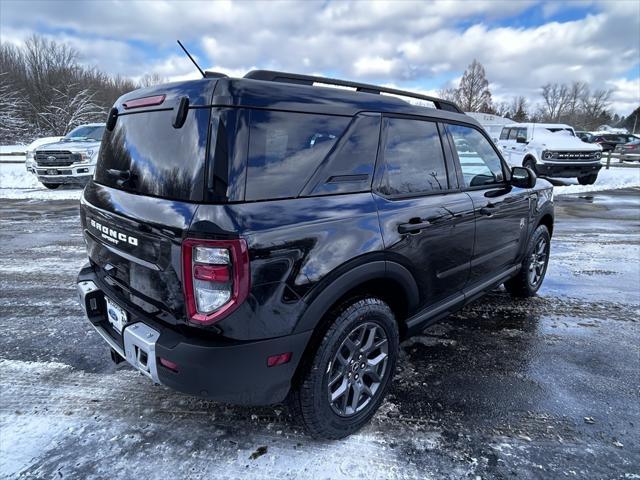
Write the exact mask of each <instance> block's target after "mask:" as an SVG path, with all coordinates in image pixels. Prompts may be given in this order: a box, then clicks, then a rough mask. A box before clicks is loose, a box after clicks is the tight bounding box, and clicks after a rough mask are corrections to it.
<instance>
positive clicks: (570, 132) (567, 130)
mask: <svg viewBox="0 0 640 480" xmlns="http://www.w3.org/2000/svg"><path fill="white" fill-rule="evenodd" d="M547 130H549V131H550V132H553V133H558V132H559V133H561V134H563V135H571V136H572V137H573V136H574V133H573V130H571V129H570V128H547Z"/></svg>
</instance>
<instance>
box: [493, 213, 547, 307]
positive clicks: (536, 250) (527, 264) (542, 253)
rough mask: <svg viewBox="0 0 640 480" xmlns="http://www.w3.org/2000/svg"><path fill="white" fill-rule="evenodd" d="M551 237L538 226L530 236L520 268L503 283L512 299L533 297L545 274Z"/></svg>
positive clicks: (543, 227)
mask: <svg viewBox="0 0 640 480" xmlns="http://www.w3.org/2000/svg"><path fill="white" fill-rule="evenodd" d="M550 246H551V236H550V235H549V230H547V227H546V226H544V225H540V226H538V228H536V229H535V230H534V231H533V235H531V240H530V241H529V245H528V247H527V253H526V255H525V258H524V261H523V262H522V268H521V269H520V271H519V272H518V274H517V275H516V276H515V277H513V278H512V279H510V280H508V281H506V282H505V283H504V287H505V288H506V289H507V292H509V293H510V294H511V295H512V296H514V297H521V298H527V297H533V296H534V295H535V294H536V292H537V291H538V289H539V288H540V286H541V285H542V282H543V281H544V276H545V274H546V273H547V265H548V264H549V252H550Z"/></svg>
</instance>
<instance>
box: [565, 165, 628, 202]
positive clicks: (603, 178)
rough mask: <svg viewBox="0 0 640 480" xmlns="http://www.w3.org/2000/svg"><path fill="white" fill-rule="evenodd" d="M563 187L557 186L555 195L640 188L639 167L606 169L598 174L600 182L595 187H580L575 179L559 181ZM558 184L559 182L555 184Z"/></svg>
mask: <svg viewBox="0 0 640 480" xmlns="http://www.w3.org/2000/svg"><path fill="white" fill-rule="evenodd" d="M559 182H562V184H563V185H560V186H555V187H554V188H553V193H554V194H555V195H569V194H571V193H584V192H599V191H602V190H616V189H618V188H629V187H640V168H639V167H611V168H610V169H609V170H605V169H604V167H603V168H602V170H600V173H599V174H598V180H596V183H595V184H593V185H580V184H578V181H577V180H575V179H564V178H563V179H562V180H559ZM555 183H557V182H555Z"/></svg>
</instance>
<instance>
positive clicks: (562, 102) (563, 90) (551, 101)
mask: <svg viewBox="0 0 640 480" xmlns="http://www.w3.org/2000/svg"><path fill="white" fill-rule="evenodd" d="M542 100H543V102H544V103H543V105H542V115H543V117H544V119H545V120H546V121H548V122H557V121H558V120H559V119H560V117H561V116H562V114H564V112H565V110H566V108H567V104H568V100H569V87H567V86H566V85H565V84H564V83H563V84H559V83H547V84H546V85H543V86H542Z"/></svg>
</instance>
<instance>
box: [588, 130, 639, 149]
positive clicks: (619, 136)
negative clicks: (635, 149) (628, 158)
mask: <svg viewBox="0 0 640 480" xmlns="http://www.w3.org/2000/svg"><path fill="white" fill-rule="evenodd" d="M637 139H638V137H637V136H635V135H632V134H630V133H600V134H594V135H593V137H592V139H591V142H592V143H597V144H598V145H600V146H601V147H602V151H603V152H612V151H614V150H615V148H616V147H617V146H618V145H623V144H625V143H629V142H633V141H634V140H637Z"/></svg>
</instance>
